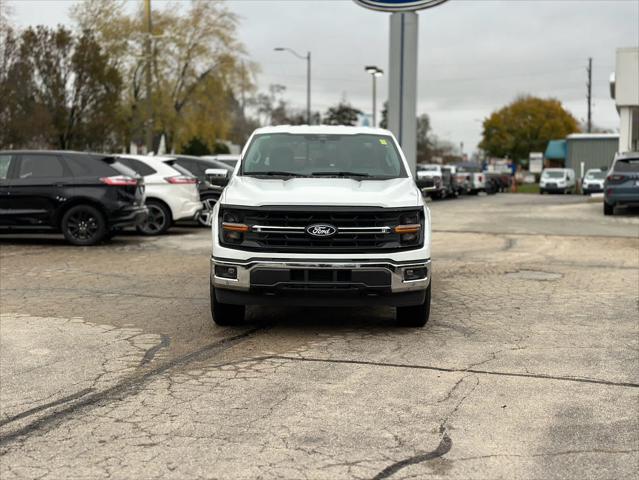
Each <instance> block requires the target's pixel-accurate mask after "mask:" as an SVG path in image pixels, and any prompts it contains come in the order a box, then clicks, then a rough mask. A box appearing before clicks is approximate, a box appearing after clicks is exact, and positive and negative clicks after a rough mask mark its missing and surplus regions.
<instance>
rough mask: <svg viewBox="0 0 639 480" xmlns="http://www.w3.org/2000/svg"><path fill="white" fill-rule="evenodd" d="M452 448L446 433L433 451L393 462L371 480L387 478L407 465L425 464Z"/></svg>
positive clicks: (451, 442)
mask: <svg viewBox="0 0 639 480" xmlns="http://www.w3.org/2000/svg"><path fill="white" fill-rule="evenodd" d="M452 446H453V441H452V440H451V439H450V437H449V436H448V434H447V433H444V436H443V437H442V439H441V441H440V442H439V445H438V446H437V448H436V449H435V450H433V451H432V452H428V453H422V454H420V455H415V456H413V457H409V458H405V459H404V460H400V461H399V462H395V463H393V464H392V465H389V466H388V467H386V468H385V469H384V470H382V471H381V472H379V473H378V474H377V475H375V476H374V477H373V478H372V480H382V479H384V478H388V477H390V476H392V475H394V474H395V473H397V472H398V471H400V470H401V469H402V468H405V467H408V466H409V465H415V464H417V463H422V462H427V461H428V460H433V459H435V458H439V457H441V456H442V455H445V454H447V453H448V452H449V451H450V449H451V448H452Z"/></svg>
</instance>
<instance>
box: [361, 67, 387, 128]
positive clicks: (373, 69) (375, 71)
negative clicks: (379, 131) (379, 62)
mask: <svg viewBox="0 0 639 480" xmlns="http://www.w3.org/2000/svg"><path fill="white" fill-rule="evenodd" d="M364 70H366V71H367V72H368V73H370V74H371V77H373V127H377V77H381V76H382V75H384V70H382V69H381V68H377V67H376V66H375V65H367V66H366V67H364Z"/></svg>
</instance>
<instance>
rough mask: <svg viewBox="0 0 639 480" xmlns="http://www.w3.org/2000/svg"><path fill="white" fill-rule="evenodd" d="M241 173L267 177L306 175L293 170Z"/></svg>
mask: <svg viewBox="0 0 639 480" xmlns="http://www.w3.org/2000/svg"><path fill="white" fill-rule="evenodd" d="M243 175H246V176H250V177H259V176H262V175H264V176H268V177H306V176H307V175H302V174H301V173H295V172H277V171H275V172H244V173H243Z"/></svg>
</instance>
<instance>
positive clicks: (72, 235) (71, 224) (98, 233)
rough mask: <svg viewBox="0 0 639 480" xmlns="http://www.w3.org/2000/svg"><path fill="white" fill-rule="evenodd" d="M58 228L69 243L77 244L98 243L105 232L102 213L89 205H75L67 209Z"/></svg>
mask: <svg viewBox="0 0 639 480" xmlns="http://www.w3.org/2000/svg"><path fill="white" fill-rule="evenodd" d="M60 229H61V230H62V233H63V234H64V238H66V239H67V241H68V242H69V243H71V244H73V245H79V246H89V245H95V244H96V243H100V242H101V241H102V240H103V239H104V237H105V235H106V234H107V225H106V219H105V218H104V215H103V214H102V212H100V210H98V209H97V208H95V207H92V206H91V205H76V206H75V207H71V208H70V209H69V210H67V212H66V213H65V214H64V216H63V217H62V221H61V222H60Z"/></svg>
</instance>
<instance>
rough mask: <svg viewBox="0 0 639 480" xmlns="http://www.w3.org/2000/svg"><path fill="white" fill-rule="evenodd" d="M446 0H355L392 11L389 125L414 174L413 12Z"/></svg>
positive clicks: (415, 140) (415, 136)
mask: <svg viewBox="0 0 639 480" xmlns="http://www.w3.org/2000/svg"><path fill="white" fill-rule="evenodd" d="M446 1H447V0H412V1H411V0H354V2H355V3H357V4H359V5H362V6H363V7H366V8H370V9H373V10H378V11H381V12H391V16H390V48H389V61H388V69H389V75H388V128H389V129H390V131H391V132H393V134H395V136H396V137H397V140H398V141H399V144H400V145H401V146H402V150H404V154H405V155H406V159H407V160H408V164H409V165H410V167H411V170H412V171H413V173H415V162H416V158H417V32H418V26H419V22H418V20H419V18H418V16H417V13H416V11H417V10H422V9H425V8H431V7H435V6H437V5H440V4H442V3H444V2H446Z"/></svg>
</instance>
